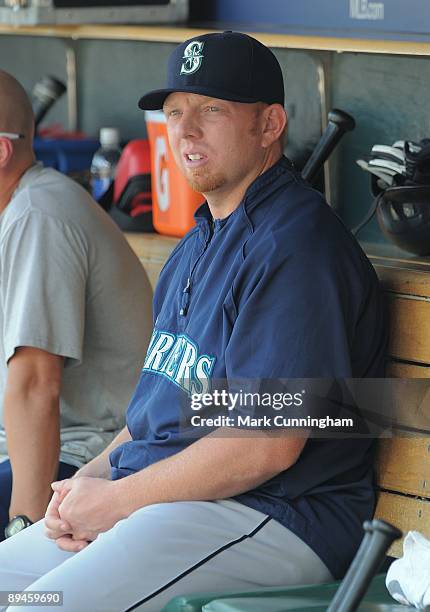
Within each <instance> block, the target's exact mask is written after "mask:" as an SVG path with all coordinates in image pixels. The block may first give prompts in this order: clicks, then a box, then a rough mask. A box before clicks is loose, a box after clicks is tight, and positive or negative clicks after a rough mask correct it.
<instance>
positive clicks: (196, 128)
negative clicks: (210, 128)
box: [178, 112, 202, 138]
mask: <svg viewBox="0 0 430 612" xmlns="http://www.w3.org/2000/svg"><path fill="white" fill-rule="evenodd" d="M178 129H179V135H180V137H181V138H189V137H194V138H196V137H199V136H200V135H201V133H202V129H201V126H200V123H199V121H198V117H197V116H196V114H195V113H190V112H188V113H184V114H183V115H182V117H181V120H180V121H179V125H178Z"/></svg>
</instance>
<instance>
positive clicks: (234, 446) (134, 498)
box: [48, 430, 307, 551]
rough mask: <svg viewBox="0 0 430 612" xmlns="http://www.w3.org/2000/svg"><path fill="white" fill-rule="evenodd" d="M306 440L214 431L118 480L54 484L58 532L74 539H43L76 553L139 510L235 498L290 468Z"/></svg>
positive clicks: (57, 535) (55, 533)
mask: <svg viewBox="0 0 430 612" xmlns="http://www.w3.org/2000/svg"><path fill="white" fill-rule="evenodd" d="M299 436H300V437H299ZM306 439H307V433H305V432H302V431H301V432H299V433H298V435H297V437H288V436H287V435H286V436H285V437H273V436H270V434H264V433H263V432H250V431H247V432H243V431H240V430H217V432H215V433H214V434H211V435H209V436H206V437H205V438H202V439H201V440H198V441H197V442H195V443H193V444H191V445H190V446H188V447H187V448H186V449H184V450H182V451H181V452H179V453H177V454H176V455H173V456H171V457H168V458H166V459H163V460H162V461H159V462H157V463H154V464H152V465H150V466H148V467H147V468H145V469H143V470H141V471H140V472H137V473H135V474H133V475H131V476H127V477H126V478H122V479H120V480H116V481H106V480H103V479H97V478H77V479H71V480H66V481H63V482H60V483H54V485H53V488H54V490H55V491H56V492H57V493H58V494H59V495H60V496H61V499H62V501H61V504H60V505H59V514H60V516H61V519H62V520H63V521H64V523H65V527H64V530H63V533H69V534H70V533H72V534H73V538H74V539H73V538H72V536H64V537H60V534H61V530H58V529H57V527H56V528H55V529H53V530H51V531H50V532H48V536H49V537H52V538H54V539H56V540H57V543H58V545H59V546H60V548H63V549H64V550H69V551H77V550H81V548H82V545H83V544H84V543H85V540H94V539H95V538H96V537H97V535H98V534H99V533H101V532H103V531H107V530H108V529H110V528H111V527H113V525H114V524H115V523H116V522H117V521H119V520H120V519H122V518H126V517H127V516H129V515H130V514H132V513H133V512H134V511H135V510H137V509H139V508H142V507H144V506H149V505H152V504H157V503H164V502H173V501H193V500H216V499H225V498H228V497H231V496H234V495H239V494H240V493H243V492H245V491H248V490H250V489H253V488H254V487H257V486H258V485H260V484H262V483H263V482H266V481H267V480H270V478H272V477H273V476H275V475H276V474H278V473H280V472H282V471H283V470H286V469H288V468H289V467H291V466H292V465H293V464H294V463H295V462H296V461H297V459H298V457H299V455H300V453H301V451H302V450H303V447H304V445H305V443H306ZM74 540H77V541H74Z"/></svg>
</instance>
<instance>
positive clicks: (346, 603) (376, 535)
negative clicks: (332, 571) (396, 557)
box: [327, 519, 402, 612]
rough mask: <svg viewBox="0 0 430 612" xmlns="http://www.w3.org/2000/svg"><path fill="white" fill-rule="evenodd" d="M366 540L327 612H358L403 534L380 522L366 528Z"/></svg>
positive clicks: (371, 523)
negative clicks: (389, 553) (387, 557)
mask: <svg viewBox="0 0 430 612" xmlns="http://www.w3.org/2000/svg"><path fill="white" fill-rule="evenodd" d="M363 527H364V531H365V537H364V539H363V542H362V544H361V546H360V548H359V550H358V552H357V554H356V556H355V559H354V561H353V562H352V563H351V566H350V568H349V570H348V572H347V573H346V575H345V578H344V579H343V581H342V583H341V585H340V586H339V588H338V590H337V592H336V594H335V596H334V598H333V600H332V602H331V604H330V606H329V607H328V608H327V612H354V611H355V610H357V608H358V606H359V604H360V601H361V600H362V599H363V597H364V595H365V593H366V591H367V589H368V586H369V583H370V581H371V579H372V578H373V576H374V575H375V574H376V572H377V571H378V569H379V567H380V565H381V563H382V561H383V559H384V556H385V553H386V551H387V549H388V548H389V547H390V545H391V544H392V542H394V540H397V539H398V538H400V537H401V536H402V532H401V531H400V530H399V529H397V528H396V527H393V525H390V524H389V523H386V522H385V521H381V520H378V519H374V520H373V521H366V522H365V523H364V525H363Z"/></svg>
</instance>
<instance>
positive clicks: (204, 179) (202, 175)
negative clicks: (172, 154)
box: [186, 169, 226, 193]
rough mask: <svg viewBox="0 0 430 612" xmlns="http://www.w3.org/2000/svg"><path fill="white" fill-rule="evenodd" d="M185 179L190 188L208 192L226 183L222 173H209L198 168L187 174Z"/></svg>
mask: <svg viewBox="0 0 430 612" xmlns="http://www.w3.org/2000/svg"><path fill="white" fill-rule="evenodd" d="M186 179H187V182H188V184H189V186H190V187H191V189H193V191H198V192H199V193H210V192H211V191H215V190H216V189H220V187H223V186H224V185H225V184H226V177H225V176H224V175H223V174H221V173H218V174H209V173H207V172H205V171H204V170H198V169H196V170H193V171H192V172H191V173H190V174H188V175H187V177H186Z"/></svg>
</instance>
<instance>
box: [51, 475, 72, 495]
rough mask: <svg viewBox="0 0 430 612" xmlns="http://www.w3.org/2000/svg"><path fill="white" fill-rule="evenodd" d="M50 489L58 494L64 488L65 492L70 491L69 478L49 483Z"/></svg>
mask: <svg viewBox="0 0 430 612" xmlns="http://www.w3.org/2000/svg"><path fill="white" fill-rule="evenodd" d="M51 488H52V490H53V491H57V492H58V493H60V492H61V491H62V490H63V489H64V488H66V489H67V490H69V489H70V478H66V479H65V480H56V481H55V482H51Z"/></svg>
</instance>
